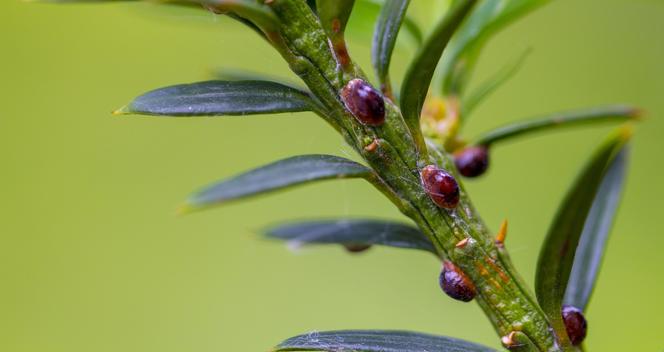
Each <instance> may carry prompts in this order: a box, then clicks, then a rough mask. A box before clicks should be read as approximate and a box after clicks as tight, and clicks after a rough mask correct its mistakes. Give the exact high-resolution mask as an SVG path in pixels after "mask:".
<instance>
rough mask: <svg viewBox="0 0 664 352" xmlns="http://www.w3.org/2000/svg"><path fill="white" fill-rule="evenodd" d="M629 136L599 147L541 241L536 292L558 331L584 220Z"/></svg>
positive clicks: (618, 136)
mask: <svg viewBox="0 0 664 352" xmlns="http://www.w3.org/2000/svg"><path fill="white" fill-rule="evenodd" d="M629 136H630V132H628V131H627V130H625V129H623V130H621V131H620V133H618V134H616V135H615V136H612V138H610V139H609V140H608V141H607V142H606V143H604V144H603V145H602V146H601V147H600V148H599V149H598V150H597V152H596V153H595V155H594V156H593V158H592V159H591V160H590V161H589V162H588V163H587V164H586V166H585V167H584V169H583V170H582V172H581V173H580V174H579V176H578V177H577V179H576V181H575V182H574V183H573V184H572V186H571V188H570V189H569V190H568V192H567V195H566V196H565V198H564V199H563V201H562V202H561V205H560V207H559V209H558V213H557V214H556V217H555V218H554V220H553V222H552V225H551V226H550V228H549V232H548V234H547V236H546V238H545V241H544V243H543V244H542V248H541V250H540V254H539V259H538V263H537V271H536V278H535V293H536V296H537V300H538V302H539V303H540V306H541V307H542V310H543V311H544V312H545V313H546V314H547V315H548V317H549V319H551V321H552V325H553V327H554V329H556V331H557V333H558V334H559V335H564V334H565V328H564V326H563V324H562V318H561V308H562V301H563V296H564V294H565V290H566V287H567V283H568V280H569V277H570V273H571V270H572V265H573V262H574V256H575V252H576V249H577V245H578V243H579V239H580V237H581V234H582V231H583V229H584V224H585V223H586V219H587V217H588V213H589V211H590V208H591V206H592V204H593V201H594V200H595V199H596V195H597V191H598V189H599V186H600V184H601V182H602V180H603V179H604V176H605V175H606V173H607V170H608V169H609V166H610V165H611V164H612V163H613V161H614V160H615V158H616V155H617V154H618V152H619V151H620V150H621V149H622V148H623V146H624V145H625V144H626V143H627V141H628V139H629Z"/></svg>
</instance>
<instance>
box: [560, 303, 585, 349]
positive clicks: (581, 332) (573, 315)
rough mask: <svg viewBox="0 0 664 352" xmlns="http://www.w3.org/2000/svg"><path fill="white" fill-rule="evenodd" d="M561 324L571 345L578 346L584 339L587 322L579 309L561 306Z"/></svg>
mask: <svg viewBox="0 0 664 352" xmlns="http://www.w3.org/2000/svg"><path fill="white" fill-rule="evenodd" d="M562 314H563V322H564V323H565V330H567V336H569V339H570V341H571V342H572V345H574V346H578V345H580V344H581V342H583V340H584V339H585V338H586V333H587V332H588V322H587V321H586V318H585V317H584V316H583V313H582V312H581V310H580V309H579V308H576V307H574V306H570V305H563V312H562Z"/></svg>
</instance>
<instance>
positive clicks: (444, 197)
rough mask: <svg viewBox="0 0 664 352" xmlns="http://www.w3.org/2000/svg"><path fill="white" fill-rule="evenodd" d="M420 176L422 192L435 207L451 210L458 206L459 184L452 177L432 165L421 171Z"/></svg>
mask: <svg viewBox="0 0 664 352" xmlns="http://www.w3.org/2000/svg"><path fill="white" fill-rule="evenodd" d="M420 176H421V179H422V185H423V186H424V190H425V191H426V192H427V194H428V195H429V197H430V198H431V200H432V201H433V202H434V203H436V205H437V206H439V207H441V208H447V209H453V208H454V207H456V206H457V204H459V184H458V183H457V181H456V179H455V178H454V176H452V175H450V174H449V173H448V172H447V171H445V170H443V169H439V168H437V167H436V166H434V165H429V166H426V167H425V168H424V169H422V171H421V172H420Z"/></svg>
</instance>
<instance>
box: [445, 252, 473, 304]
mask: <svg viewBox="0 0 664 352" xmlns="http://www.w3.org/2000/svg"><path fill="white" fill-rule="evenodd" d="M438 283H439V284H440V288H442V289H443V292H445V293H446V294H447V295H448V296H450V297H452V298H454V299H456V300H459V301H462V302H470V301H472V300H473V298H475V296H476V295H477V290H476V289H475V285H474V284H473V282H472V281H470V279H469V278H468V276H466V274H465V273H464V272H463V271H462V270H461V269H460V268H459V267H458V266H456V265H454V263H452V262H451V261H449V260H446V261H444V262H443V270H442V271H441V272H440V278H439V280H438Z"/></svg>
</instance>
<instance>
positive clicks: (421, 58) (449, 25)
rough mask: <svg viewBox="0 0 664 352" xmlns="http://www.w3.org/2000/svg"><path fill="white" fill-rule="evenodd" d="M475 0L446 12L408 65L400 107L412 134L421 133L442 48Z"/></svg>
mask: <svg viewBox="0 0 664 352" xmlns="http://www.w3.org/2000/svg"><path fill="white" fill-rule="evenodd" d="M475 2H476V0H459V1H457V2H455V5H454V6H453V7H452V8H451V9H450V10H449V11H448V12H447V14H445V16H444V17H443V18H442V19H441V21H440V22H439V23H438V25H437V26H436V27H435V28H434V29H433V31H432V33H431V35H430V36H429V37H428V38H427V39H426V40H425V42H424V44H423V45H422V47H421V48H420V50H419V51H418V52H417V54H416V55H415V58H414V59H413V61H412V62H411V63H410V65H409V66H408V70H407V72H406V76H405V78H404V81H403V84H402V86H401V94H400V99H401V106H400V107H401V111H402V114H403V117H404V120H405V121H406V124H407V125H408V128H409V129H410V131H411V133H413V135H417V134H419V129H420V113H421V111H422V105H423V104H424V98H425V97H426V95H427V92H428V91H429V86H430V84H431V79H432V78H433V74H434V71H435V70H436V66H437V65H438V61H439V60H440V57H441V55H442V54H443V50H445V47H446V46H447V43H448V42H449V41H450V38H451V37H452V34H454V32H455V31H456V29H457V28H458V27H459V25H460V24H461V23H462V21H463V19H464V18H465V17H466V15H467V14H468V13H469V12H470V10H471V9H472V7H473V5H474V4H475Z"/></svg>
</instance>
